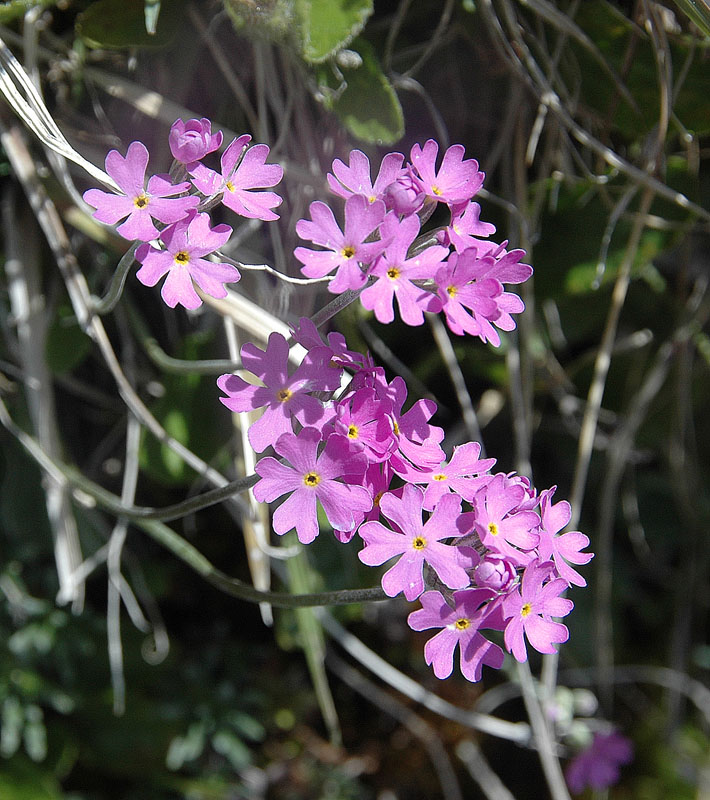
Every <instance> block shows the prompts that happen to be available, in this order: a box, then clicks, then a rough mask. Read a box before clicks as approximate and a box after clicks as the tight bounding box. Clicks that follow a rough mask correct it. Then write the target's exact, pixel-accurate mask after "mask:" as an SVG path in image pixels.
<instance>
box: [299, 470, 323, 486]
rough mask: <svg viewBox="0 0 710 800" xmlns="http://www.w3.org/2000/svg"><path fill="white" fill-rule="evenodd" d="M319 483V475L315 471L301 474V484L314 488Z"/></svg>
mask: <svg viewBox="0 0 710 800" xmlns="http://www.w3.org/2000/svg"><path fill="white" fill-rule="evenodd" d="M319 483H320V475H319V474H318V473H317V472H307V473H306V474H305V475H304V476H303V485H304V486H308V487H309V488H311V489H314V488H315V487H316V486H318V484H319Z"/></svg>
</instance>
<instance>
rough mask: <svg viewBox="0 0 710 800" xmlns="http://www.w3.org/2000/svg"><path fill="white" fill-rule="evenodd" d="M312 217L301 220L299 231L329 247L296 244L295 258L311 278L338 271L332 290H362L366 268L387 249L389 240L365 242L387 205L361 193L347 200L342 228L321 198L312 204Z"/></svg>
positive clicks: (335, 292)
mask: <svg viewBox="0 0 710 800" xmlns="http://www.w3.org/2000/svg"><path fill="white" fill-rule="evenodd" d="M310 212H311V220H312V221H311V220H307V219H300V220H299V221H298V222H297V223H296V232H297V233H298V235H299V236H300V237H301V238H302V239H307V240H309V241H311V242H313V243H314V244H317V245H320V246H321V247H324V248H326V249H325V250H309V249H308V248H306V247H297V248H296V249H295V250H294V255H295V256H296V258H297V259H298V260H299V261H300V262H301V263H302V264H303V265H304V266H303V267H301V272H303V274H304V275H305V276H306V277H308V278H322V277H324V276H325V275H329V274H330V273H331V272H333V270H336V274H335V277H334V278H333V280H331V282H330V283H329V284H328V289H329V291H331V292H333V293H334V294H340V293H341V292H344V291H345V290H346V289H360V288H361V287H362V286H363V285H364V283H365V281H366V280H367V269H368V267H369V266H370V264H371V263H372V262H373V261H374V259H375V258H377V256H379V255H380V253H381V252H382V251H383V250H384V249H385V245H386V244H387V242H383V241H375V242H366V239H368V238H369V237H370V236H371V235H372V233H373V232H374V231H375V230H376V229H377V228H378V226H379V224H380V223H381V222H382V220H383V219H384V216H385V204H384V203H383V202H382V201H380V200H375V202H374V203H370V202H369V201H368V200H367V198H366V197H363V196H362V195H352V196H351V197H349V198H348V199H347V200H346V201H345V231H344V232H343V231H341V230H340V228H339V226H338V223H337V222H336V221H335V217H334V216H333V212H332V211H331V210H330V208H329V207H328V206H327V205H326V204H325V203H321V202H320V201H316V202H315V203H311V205H310Z"/></svg>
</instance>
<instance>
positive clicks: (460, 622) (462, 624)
mask: <svg viewBox="0 0 710 800" xmlns="http://www.w3.org/2000/svg"><path fill="white" fill-rule="evenodd" d="M470 625H471V620H470V619H466V617H459V619H457V620H456V622H454V626H455V627H456V630H459V631H465V630H466V628H468V627H469V626H470Z"/></svg>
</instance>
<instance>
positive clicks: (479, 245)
mask: <svg viewBox="0 0 710 800" xmlns="http://www.w3.org/2000/svg"><path fill="white" fill-rule="evenodd" d="M480 215H481V207H480V206H479V205H478V203H474V202H465V203H457V204H456V205H454V206H452V208H451V223H450V224H449V226H448V227H447V228H445V230H444V234H445V235H444V241H443V244H447V245H448V244H451V245H453V247H454V249H455V250H456V252H457V253H462V252H463V251H464V250H468V248H469V247H475V248H476V251H477V253H478V255H479V256H484V255H486V254H487V253H488V251H489V250H493V249H494V248H496V247H497V245H495V244H494V243H493V242H482V241H481V239H485V238H487V237H489V236H491V235H492V234H494V233H495V232H496V227H495V225H491V223H490V222H481V220H480Z"/></svg>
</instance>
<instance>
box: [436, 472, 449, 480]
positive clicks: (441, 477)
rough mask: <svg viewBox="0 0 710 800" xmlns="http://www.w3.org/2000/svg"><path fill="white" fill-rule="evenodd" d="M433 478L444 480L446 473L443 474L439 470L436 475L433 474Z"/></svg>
mask: <svg viewBox="0 0 710 800" xmlns="http://www.w3.org/2000/svg"><path fill="white" fill-rule="evenodd" d="M434 480H435V481H445V480H446V475H444V473H443V472H440V473H439V474H438V475H434Z"/></svg>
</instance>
